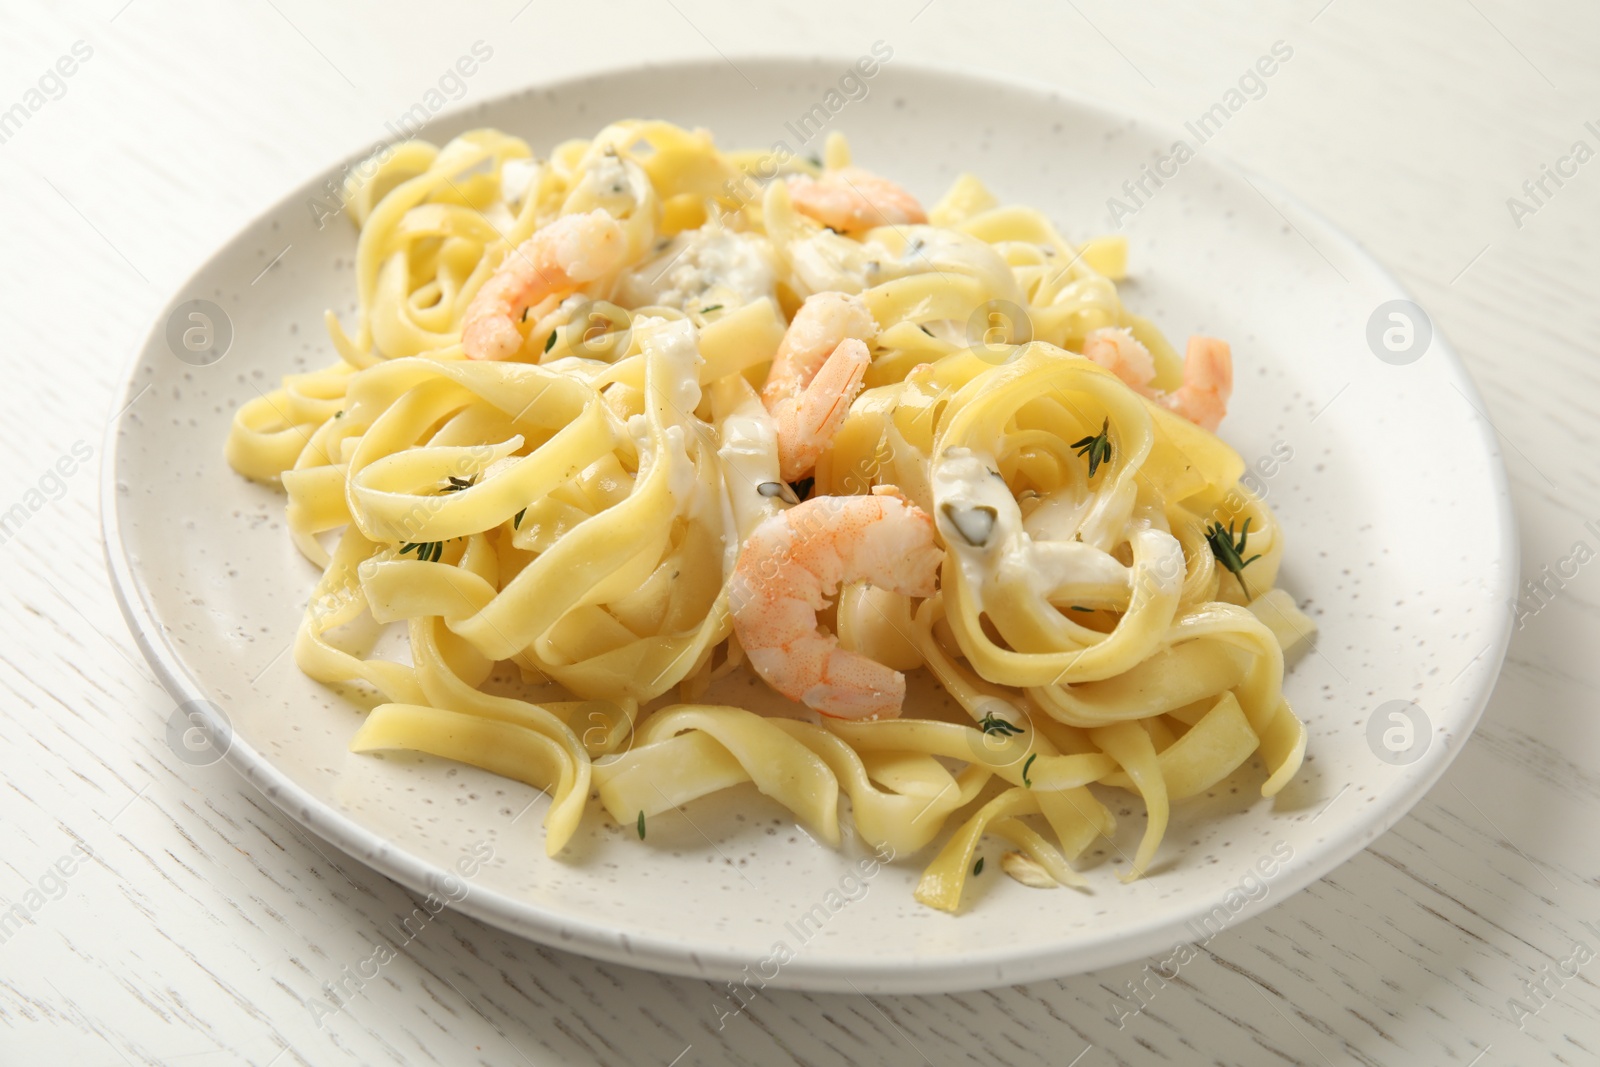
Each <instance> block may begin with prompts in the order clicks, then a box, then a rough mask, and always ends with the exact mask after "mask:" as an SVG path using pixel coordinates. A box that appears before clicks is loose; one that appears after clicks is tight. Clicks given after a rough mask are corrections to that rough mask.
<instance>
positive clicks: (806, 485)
mask: <svg viewBox="0 0 1600 1067" xmlns="http://www.w3.org/2000/svg"><path fill="white" fill-rule="evenodd" d="M816 484H817V480H816V479H815V478H801V479H800V480H799V481H798V482H790V483H789V488H790V489H792V490H794V495H795V497H796V498H797V499H800V500H805V499H806V498H807V497H809V496H810V495H811V487H812V486H814V485H816Z"/></svg>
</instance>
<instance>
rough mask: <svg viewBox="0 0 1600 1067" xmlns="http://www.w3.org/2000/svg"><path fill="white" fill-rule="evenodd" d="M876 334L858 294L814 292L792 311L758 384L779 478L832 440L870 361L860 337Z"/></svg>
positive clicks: (809, 462)
mask: <svg viewBox="0 0 1600 1067" xmlns="http://www.w3.org/2000/svg"><path fill="white" fill-rule="evenodd" d="M877 334H878V324H877V323H876V322H875V321H873V318H872V312H870V311H868V310H867V304H866V301H864V300H862V299H861V298H860V297H858V296H846V295H845V294H844V293H817V294H816V295H815V296H812V297H810V298H809V299H807V300H806V302H805V303H804V304H802V305H801V306H800V310H799V311H797V312H795V315H794V321H793V322H791V323H790V324H789V329H788V330H787V331H786V332H785V333H784V335H783V341H782V342H781V343H780V344H779V345H778V354H777V356H776V357H775V358H774V359H773V361H772V369H771V370H770V371H768V372H767V382H766V385H764V386H763V387H762V389H761V402H762V403H763V404H765V405H766V406H767V411H768V412H769V413H770V414H771V415H772V417H773V420H774V421H775V422H776V423H777V425H778V460H779V464H780V468H781V470H780V473H781V474H782V475H783V479H784V481H786V482H792V481H794V480H796V479H798V478H802V477H804V476H805V474H806V472H808V471H810V470H811V468H812V467H814V466H816V462H817V457H818V456H820V455H821V454H822V452H823V450H824V449H826V448H827V447H828V442H829V441H831V440H833V435H834V434H835V433H836V432H837V431H838V429H839V424H840V423H842V422H843V421H844V417H845V415H846V414H847V413H848V412H849V410H850V402H851V401H852V400H854V399H855V397H856V393H857V391H858V390H860V388H861V378H862V376H863V375H864V374H866V372H867V365H868V364H869V363H871V362H872V358H871V356H870V355H869V354H868V352H867V346H866V344H865V342H867V341H870V340H872V338H874V337H876V336H877Z"/></svg>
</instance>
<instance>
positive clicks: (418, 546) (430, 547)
mask: <svg viewBox="0 0 1600 1067" xmlns="http://www.w3.org/2000/svg"><path fill="white" fill-rule="evenodd" d="M411 551H415V552H416V553H417V559H418V561H420V562H422V563H438V562H439V557H440V556H442V555H444V542H443V541H417V542H414V543H412V544H409V545H401V546H400V554H401V555H402V556H403V555H405V554H406V553H407V552H411Z"/></svg>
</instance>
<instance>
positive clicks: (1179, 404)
mask: <svg viewBox="0 0 1600 1067" xmlns="http://www.w3.org/2000/svg"><path fill="white" fill-rule="evenodd" d="M1083 355H1084V357H1085V358H1086V359H1090V360H1093V361H1094V362H1095V363H1098V364H1099V365H1100V366H1102V367H1104V368H1106V369H1107V370H1109V371H1111V373H1113V374H1115V375H1116V376H1117V377H1118V378H1120V379H1122V380H1123V381H1124V382H1126V383H1127V384H1128V385H1130V386H1132V387H1133V389H1134V390H1135V391H1136V392H1138V393H1140V394H1141V395H1143V396H1147V397H1149V398H1150V399H1151V400H1154V401H1155V402H1156V403H1158V404H1160V405H1161V406H1162V407H1164V408H1166V409H1167V410H1168V411H1171V412H1174V413H1176V414H1178V415H1182V416H1183V417H1184V418H1186V419H1188V420H1189V421H1190V422H1192V423H1194V424H1195V425H1196V426H1200V427H1202V428H1204V429H1207V430H1212V431H1215V430H1216V428H1217V425H1218V424H1219V423H1221V422H1222V417H1223V416H1224V415H1226V414H1227V413H1228V398H1229V397H1231V396H1232V395H1233V353H1232V351H1231V350H1230V349H1229V348H1228V342H1226V341H1220V340H1218V339H1217V338H1215V337H1198V336H1196V337H1191V338H1189V347H1188V350H1187V351H1186V352H1185V353H1184V357H1183V384H1182V385H1180V386H1179V387H1178V388H1177V389H1175V390H1173V391H1172V392H1170V393H1164V392H1162V391H1161V390H1159V389H1155V388H1152V387H1151V385H1150V381H1151V379H1153V378H1154V377H1155V375H1156V365H1155V360H1154V358H1153V357H1152V356H1151V355H1150V350H1149V349H1148V348H1146V347H1145V346H1144V345H1143V344H1142V343H1140V342H1139V340H1138V339H1137V338H1135V337H1134V336H1133V334H1132V333H1131V332H1130V331H1128V330H1126V329H1116V328H1113V327H1107V328H1105V329H1100V330H1094V331H1092V332H1090V334H1089V336H1088V337H1086V338H1085V339H1084V342H1083Z"/></svg>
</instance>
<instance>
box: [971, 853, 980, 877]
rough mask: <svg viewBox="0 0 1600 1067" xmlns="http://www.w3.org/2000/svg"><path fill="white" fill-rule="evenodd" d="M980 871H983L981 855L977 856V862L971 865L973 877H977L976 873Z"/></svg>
mask: <svg viewBox="0 0 1600 1067" xmlns="http://www.w3.org/2000/svg"><path fill="white" fill-rule="evenodd" d="M982 873H983V857H982V856H979V857H978V862H977V863H974V864H973V865H972V874H973V877H977V876H978V875H980V874H982Z"/></svg>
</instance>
